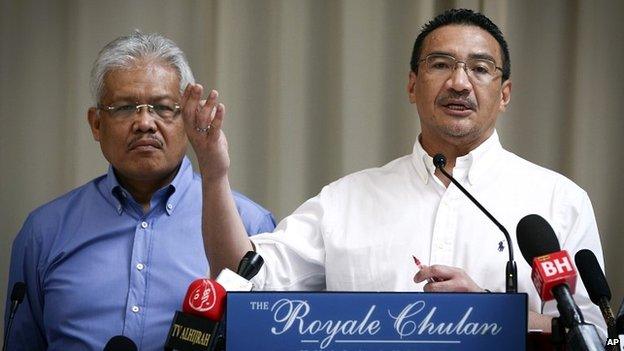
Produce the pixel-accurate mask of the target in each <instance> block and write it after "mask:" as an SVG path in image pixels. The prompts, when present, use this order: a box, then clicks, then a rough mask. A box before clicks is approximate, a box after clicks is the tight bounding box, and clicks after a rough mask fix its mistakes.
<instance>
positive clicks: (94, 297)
mask: <svg viewBox="0 0 624 351" xmlns="http://www.w3.org/2000/svg"><path fill="white" fill-rule="evenodd" d="M201 194H202V191H201V179H200V177H199V176H198V175H197V174H195V173H194V172H193V169H192V166H191V163H190V161H189V160H188V159H187V158H186V157H185V158H184V160H183V161H182V165H181V166H180V169H179V171H178V174H177V175H176V177H175V178H174V179H173V181H172V182H171V184H170V185H168V186H165V187H164V188H162V189H160V190H158V191H157V192H156V193H155V194H154V195H153V196H152V199H151V203H150V210H149V212H148V213H146V214H145V213H143V210H142V207H141V206H140V205H139V204H138V203H137V202H135V201H134V200H133V198H132V196H131V195H130V194H129V193H128V192H127V191H126V190H125V189H123V188H122V187H121V186H120V185H119V183H118V182H117V179H116V177H115V175H114V172H113V170H112V167H109V170H108V174H106V175H104V176H101V177H99V178H96V179H94V180H93V181H91V182H89V183H87V184H85V185H83V186H81V187H79V188H77V189H75V190H73V191H71V192H69V193H67V194H65V195H63V196H61V197H60V198H58V199H56V200H54V201H52V202H50V203H48V204H46V205H44V206H42V207H40V208H38V209H37V210H35V211H33V213H31V214H30V216H29V217H28V219H27V220H26V222H25V223H24V226H23V227H22V230H21V231H20V232H19V234H18V235H17V237H16V238H15V241H14V243H13V249H12V253H11V266H10V273H9V293H8V294H7V296H10V289H11V287H12V286H13V284H14V283H15V282H17V281H24V282H25V283H26V286H27V295H26V298H25V299H24V302H23V303H22V304H21V305H20V306H19V308H18V310H17V313H16V316H15V320H14V322H13V327H12V331H11V333H10V335H9V344H8V345H9V347H8V349H9V350H102V349H103V347H104V345H105V344H106V342H107V341H108V340H109V339H110V338H111V337H112V336H115V335H120V334H121V335H125V336H126V337H128V338H130V339H132V340H133V341H134V342H135V343H136V344H137V346H138V348H139V349H140V350H162V349H163V346H164V343H165V338H166V336H167V332H168V330H169V327H170V324H171V320H172V317H173V314H174V311H175V310H179V309H181V305H182V299H183V298H184V295H185V293H186V289H187V287H188V285H189V284H190V283H191V282H192V281H193V280H194V279H196V278H199V277H203V276H206V275H207V274H208V262H207V261H206V255H205V253H204V244H203V241H202V235H201V209H202V197H201V196H202V195H201ZM234 199H235V202H236V206H237V208H238V212H239V214H240V216H241V218H242V219H243V223H244V226H245V229H246V230H247V232H248V233H250V234H255V233H261V232H270V231H273V228H274V227H275V220H274V219H273V216H272V215H271V213H270V212H268V211H267V210H265V209H264V208H262V207H260V206H259V205H258V204H256V203H254V202H253V201H251V200H249V199H248V198H246V197H244V196H243V195H240V194H238V193H234ZM7 300H8V299H7ZM9 303H10V302H9V301H7V309H6V311H8V310H9V309H8V306H9ZM7 313H8V312H7ZM7 317H8V316H5V322H6V318H7Z"/></svg>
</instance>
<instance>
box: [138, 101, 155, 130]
mask: <svg viewBox="0 0 624 351" xmlns="http://www.w3.org/2000/svg"><path fill="white" fill-rule="evenodd" d="M133 129H134V131H135V132H142V133H149V132H152V133H153V132H155V131H156V123H155V118H154V116H153V112H152V108H151V106H150V105H149V104H143V105H137V110H136V113H135V118H134V123H133Z"/></svg>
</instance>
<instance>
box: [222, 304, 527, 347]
mask: <svg viewBox="0 0 624 351" xmlns="http://www.w3.org/2000/svg"><path fill="white" fill-rule="evenodd" d="M527 299H528V297H527V295H526V294H524V293H517V294H502V293H409V292H230V293H228V295H227V326H226V347H227V350H228V351H239V350H240V351H242V350H254V349H270V350H275V351H279V350H288V351H293V350H301V351H304V350H305V351H313V350H323V351H349V350H358V351H369V350H370V351H373V350H374V351H385V350H393V351H402V350H410V351H418V350H434V351H435V350H518V351H520V350H522V351H524V350H525V349H526V346H527V342H526V341H527V339H526V338H527Z"/></svg>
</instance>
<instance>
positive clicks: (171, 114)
mask: <svg viewBox="0 0 624 351" xmlns="http://www.w3.org/2000/svg"><path fill="white" fill-rule="evenodd" d="M143 107H145V108H147V112H149V114H150V115H152V116H154V115H155V116H158V117H160V118H162V119H163V120H165V121H171V120H173V119H174V118H175V117H176V116H177V115H178V114H179V113H180V105H178V104H176V103H172V104H153V105H152V104H125V105H123V104H119V105H115V104H113V105H112V106H106V105H98V107H97V108H98V109H100V110H103V111H106V112H108V113H109V114H110V115H111V116H112V117H114V118H119V119H127V118H129V117H132V116H133V115H134V114H135V113H140V112H141V109H142V108H143Z"/></svg>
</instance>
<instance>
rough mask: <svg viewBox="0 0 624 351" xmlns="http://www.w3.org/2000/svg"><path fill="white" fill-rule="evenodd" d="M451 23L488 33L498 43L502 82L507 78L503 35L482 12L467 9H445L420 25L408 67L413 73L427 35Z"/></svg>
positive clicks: (505, 46)
mask: <svg viewBox="0 0 624 351" xmlns="http://www.w3.org/2000/svg"><path fill="white" fill-rule="evenodd" d="M451 24H460V25H471V26H477V27H479V28H481V29H483V30H485V31H486V32H488V33H490V34H491V35H492V36H493V37H494V39H496V41H497V42H498V44H499V45H500V48H501V52H502V55H503V82H504V81H506V80H507V79H509V77H510V76H511V62H510V59H509V48H508V47H507V42H506V41H505V38H504V37H503V33H502V32H501V30H500V29H499V28H498V26H496V24H494V22H492V21H491V20H490V19H489V18H487V17H486V16H485V15H484V14H482V13H479V12H474V11H472V10H468V9H450V10H446V11H444V12H443V13H441V14H439V15H437V16H436V17H435V18H434V19H432V20H431V21H429V23H427V24H425V25H424V26H423V27H422V29H421V30H420V33H419V34H418V37H416V41H415V42H414V50H413V51H412V59H411V60H410V67H411V69H412V71H413V72H414V73H418V61H419V60H420V53H421V49H422V45H423V42H424V41H425V38H426V37H427V35H429V33H431V32H433V31H434V30H436V29H438V28H440V27H442V26H447V25H451Z"/></svg>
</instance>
